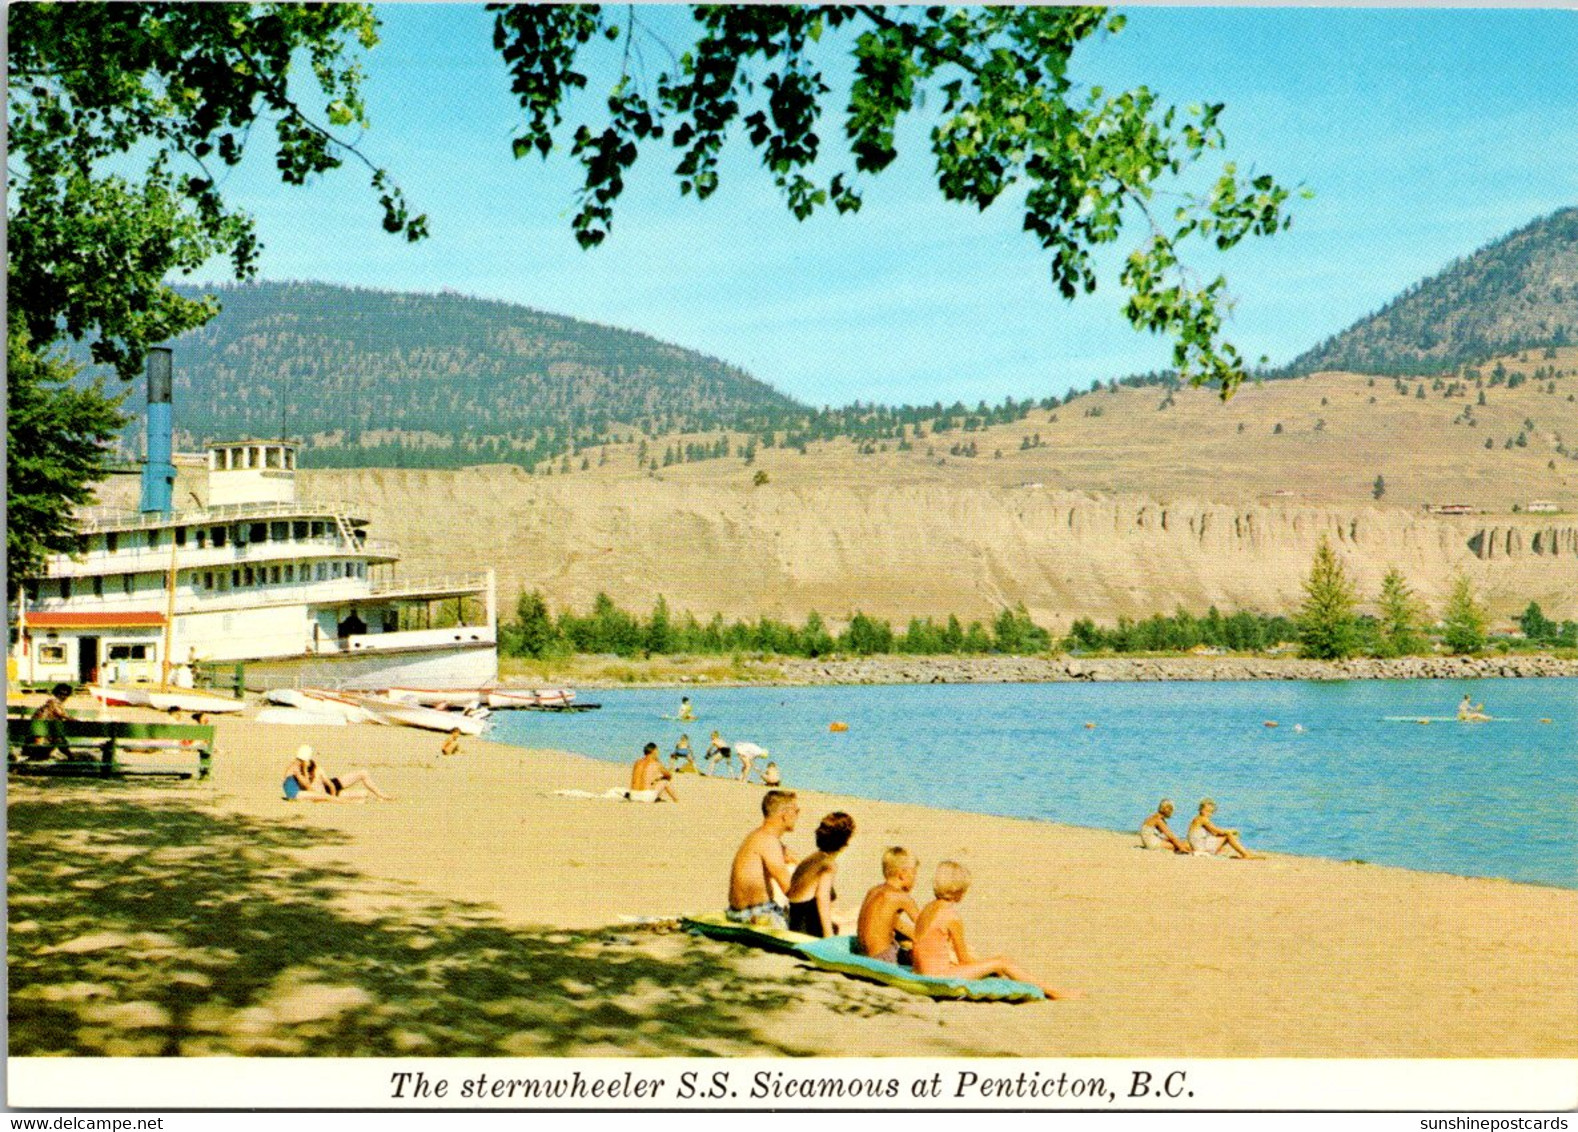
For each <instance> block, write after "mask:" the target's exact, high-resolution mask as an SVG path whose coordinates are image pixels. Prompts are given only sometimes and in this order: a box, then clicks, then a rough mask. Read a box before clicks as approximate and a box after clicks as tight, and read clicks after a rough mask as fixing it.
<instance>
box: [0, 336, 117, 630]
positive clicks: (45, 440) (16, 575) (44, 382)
mask: <svg viewBox="0 0 1578 1132" xmlns="http://www.w3.org/2000/svg"><path fill="white" fill-rule="evenodd" d="M76 372H77V367H75V366H73V365H71V364H69V363H67V362H65V361H63V360H61V359H59V358H56V357H48V356H45V357H39V356H38V355H35V354H34V353H33V351H32V350H31V349H30V347H29V345H28V334H27V330H26V328H24V327H23V326H22V325H21V320H20V319H19V318H17V316H16V314H15V312H13V313H12V314H11V316H10V333H9V334H8V335H7V337H6V463H7V468H6V509H7V513H6V528H5V562H6V600H7V602H10V601H13V600H14V599H15V598H16V594H17V590H18V588H19V587H20V586H21V584H22V582H23V580H24V579H26V578H29V577H36V576H38V575H39V574H42V573H43V570H44V560H45V558H46V557H47V556H48V555H50V554H53V553H64V552H70V551H73V550H75V549H76V542H77V536H76V524H75V521H74V519H73V516H72V508H74V507H77V506H80V505H82V504H85V503H89V502H91V501H92V499H93V484H95V483H96V482H97V481H99V480H101V479H103V478H104V477H105V475H107V474H108V469H109V457H110V450H109V447H108V445H109V443H110V442H111V441H112V440H114V439H115V436H116V434H117V433H118V432H119V431H120V430H121V428H122V427H124V426H125V424H126V417H125V416H124V415H123V414H122V413H121V411H120V404H121V397H119V396H111V395H109V394H107V393H106V392H105V391H104V388H103V386H102V385H101V384H99V383H98V382H95V383H94V384H93V385H91V386H88V387H86V388H81V387H73V386H72V385H71V379H72V377H73V376H74V375H75V374H76Z"/></svg>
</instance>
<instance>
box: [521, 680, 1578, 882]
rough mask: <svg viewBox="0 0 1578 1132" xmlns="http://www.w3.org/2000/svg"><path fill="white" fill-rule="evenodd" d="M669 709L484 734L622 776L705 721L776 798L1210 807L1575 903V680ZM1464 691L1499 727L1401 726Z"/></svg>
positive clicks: (1066, 818)
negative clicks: (1212, 803) (740, 749)
mask: <svg viewBox="0 0 1578 1132" xmlns="http://www.w3.org/2000/svg"><path fill="white" fill-rule="evenodd" d="M681 694H682V692H681V691H679V690H676V689H671V688H665V689H628V690H627V689H619V690H610V691H592V692H584V693H582V698H583V699H585V700H590V701H598V702H601V703H602V704H603V709H602V710H601V711H596V712H588V713H585V714H580V715H552V714H547V713H542V712H499V713H497V714H496V715H495V717H494V718H495V720H496V721H497V726H496V727H495V729H494V731H493V733H492V735H491V736H490V737H491V738H493V739H497V740H499V741H500V742H505V743H514V744H518V745H521V746H531V747H551V748H557V749H561V750H569V751H578V752H581V753H583V754H587V755H591V756H594V757H596V758H602V759H609V760H613V761H618V762H623V763H629V762H631V761H633V760H634V759H635V757H636V756H637V755H638V754H639V752H640V748H641V746H642V745H643V744H644V743H645V742H647V741H648V740H651V741H654V742H656V743H657V744H658V745H659V746H660V748H661V749H662V751H663V754H664V756H665V759H666V757H667V754H668V752H669V751H671V750H672V749H673V746H674V741H675V740H676V739H677V738H678V737H679V735H680V732H681V731H686V732H687V733H688V734H689V735H690V738H691V742H692V745H693V747H694V748H695V750H696V753H697V756H698V758H699V756H700V755H701V753H702V752H703V751H704V750H705V749H706V746H707V736H708V734H709V733H710V732H711V731H712V729H714V728H716V729H718V730H719V731H721V732H722V733H723V735H724V737H725V738H726V739H728V740H730V741H733V742H739V741H743V740H749V741H751V742H754V743H757V744H759V745H761V746H763V747H766V748H767V749H768V750H769V751H771V752H772V757H773V759H774V760H776V761H777V763H778V765H779V769H780V771H781V773H782V775H783V779H784V783H785V785H786V786H791V787H802V788H806V789H815V790H825V791H828V792H832V793H840V794H853V795H858V796H862V797H869V798H883V799H887V800H890V801H896V802H918V803H923V804H926V805H932V806H942V807H947V808H950V809H959V810H973V811H976V812H979V813H988V814H1002V815H1007V816H1011V817H1022V818H1040V819H1045V820H1048V821H1055V822H1063V823H1067V824H1071V825H1083V826H1092V827H1096V828H1102V829H1119V830H1132V829H1135V828H1137V827H1138V826H1139V823H1140V821H1141V820H1142V819H1143V818H1144V817H1145V816H1146V815H1147V814H1149V813H1150V812H1151V809H1152V808H1153V807H1154V806H1155V804H1156V801H1157V799H1158V798H1160V797H1161V796H1162V795H1163V794H1165V795H1167V796H1169V797H1171V798H1172V799H1174V801H1175V802H1176V803H1177V806H1178V812H1177V814H1175V815H1174V821H1173V823H1172V824H1173V828H1174V829H1175V830H1176V831H1177V832H1178V833H1179V834H1180V835H1181V834H1182V833H1183V831H1184V829H1185V828H1186V827H1187V826H1188V823H1189V819H1190V818H1191V817H1193V816H1194V811H1195V805H1196V803H1197V802H1198V801H1199V799H1200V798H1202V797H1205V796H1207V795H1209V796H1211V797H1213V798H1215V799H1216V802H1217V806H1218V810H1217V821H1218V824H1222V825H1227V826H1232V827H1236V828H1238V829H1239V830H1240V831H1241V834H1242V836H1243V837H1244V840H1245V841H1246V842H1247V843H1248V844H1249V846H1250V847H1251V848H1256V847H1263V848H1265V849H1270V850H1274V851H1279V852H1286V853H1299V854H1304V855H1308V856H1317V857H1331V858H1335V859H1338V860H1351V859H1354V858H1359V859H1363V860H1366V861H1370V862H1373V863H1376V864H1389V865H1401V866H1405V867H1407V868H1413V869H1424V870H1429V871H1434V872H1444V873H1455V874H1459V875H1464V876H1495V877H1507V878H1510V879H1513V880H1519V881H1530V882H1535V883H1540V884H1551V885H1560V886H1563V887H1567V888H1578V680H1572V679H1527V680H1471V681H1452V680H1418V681H1407V680H1395V681H1394V680H1384V681H1383V680H1353V681H1341V682H1301V681H1270V680H1256V681H1236V682H1226V683H1204V682H1179V683H1168V682H1156V683H1149V682H1147V683H1095V684H971V685H965V684H954V685H920V686H896V687H815V688H761V687H752V688H705V687H702V688H693V689H690V690H689V694H690V695H691V698H692V699H693V701H694V703H695V709H696V711H697V713H698V716H699V718H698V720H697V722H695V723H693V724H690V725H688V726H687V725H682V724H679V723H677V722H674V721H672V720H668V719H664V718H663V716H664V715H665V714H668V715H673V714H674V713H675V712H676V710H677V708H678V704H679V698H680V696H681ZM1465 694H1469V695H1472V696H1473V697H1474V700H1475V702H1483V703H1484V704H1485V707H1486V711H1487V712H1489V713H1490V714H1492V715H1493V716H1496V717H1498V720H1497V721H1495V722H1490V723H1479V724H1466V723H1458V722H1456V721H1455V720H1451V719H1444V720H1442V719H1438V720H1437V721H1435V722H1431V723H1429V724H1420V723H1417V722H1414V721H1413V719H1414V718H1415V717H1432V716H1433V717H1450V716H1452V715H1453V714H1454V712H1455V711H1456V707H1457V703H1458V701H1459V700H1460V699H1461V698H1462V697H1463V695H1465ZM1387 716H1404V717H1409V719H1406V720H1399V721H1394V720H1387V719H1386V718H1385V717H1387ZM1542 719H1549V720H1550V721H1551V722H1549V723H1542V722H1540V721H1541V720H1542ZM833 720H839V721H842V722H844V723H847V724H849V730H848V731H847V732H844V733H830V732H829V731H828V724H829V723H830V722H831V721H833ZM1267 720H1275V721H1276V722H1277V723H1278V724H1279V726H1277V727H1275V728H1269V727H1266V726H1265V725H1264V724H1265V721H1267ZM1087 722H1088V723H1094V724H1095V725H1096V726H1095V727H1094V728H1087V727H1086V726H1085V724H1086V723H1087ZM1295 725H1297V726H1298V727H1301V728H1303V730H1302V731H1299V730H1295ZM758 765H760V764H758Z"/></svg>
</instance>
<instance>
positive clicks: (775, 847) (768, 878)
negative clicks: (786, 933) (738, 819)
mask: <svg viewBox="0 0 1578 1132" xmlns="http://www.w3.org/2000/svg"><path fill="white" fill-rule="evenodd" d="M799 816H800V806H799V803H798V802H796V801H795V794H794V791H792V790H769V791H767V793H765V794H763V795H762V824H761V825H759V826H757V827H756V828H755V829H754V830H752V831H751V833H750V836H748V837H747V838H746V839H745V841H744V842H743V843H742V844H741V845H740V848H739V851H738V852H737V853H735V854H734V864H733V865H731V866H730V868H729V911H728V917H729V919H730V920H732V921H733V922H734V923H736V924H757V925H760V926H765V927H773V928H784V929H787V928H788V927H789V909H788V907H787V906H786V905H784V904H780V903H779V902H778V901H776V900H774V899H773V892H772V886H773V885H775V884H776V885H777V886H778V888H779V890H780V891H781V892H788V891H789V884H790V881H791V879H792V876H791V874H790V872H789V866H790V865H793V864H794V863H795V859H794V857H792V856H791V855H790V854H789V852H788V850H786V849H785V848H784V843H783V836H784V834H786V833H789V832H790V831H792V830H793V829H794V823H795V820H796V819H797V818H799Z"/></svg>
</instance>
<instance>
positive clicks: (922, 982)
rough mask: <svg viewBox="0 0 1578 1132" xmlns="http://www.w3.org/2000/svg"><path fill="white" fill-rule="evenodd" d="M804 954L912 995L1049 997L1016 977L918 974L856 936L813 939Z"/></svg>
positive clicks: (831, 967) (998, 999)
mask: <svg viewBox="0 0 1578 1132" xmlns="http://www.w3.org/2000/svg"><path fill="white" fill-rule="evenodd" d="M799 950H800V954H801V956H802V957H804V958H806V959H808V960H810V961H811V962H812V963H814V964H816V965H817V966H818V967H826V968H827V969H828V970H830V971H837V972H839V973H840V974H844V975H849V976H850V977H852V978H856V979H870V980H872V981H873V982H878V983H886V984H887V985H888V986H890V987H898V988H899V989H900V990H904V991H908V992H909V993H910V994H920V995H925V996H926V997H928V998H960V999H969V1000H971V1001H975V1002H1034V1001H1039V1000H1041V999H1044V998H1046V992H1044V991H1043V990H1042V989H1041V988H1040V987H1037V986H1032V985H1030V984H1029V983H1020V982H1015V981H1014V980H1013V979H945V978H939V977H937V976H935V975H917V974H916V973H915V972H914V971H913V970H911V969H910V968H908V967H900V966H899V965H898V964H897V963H884V962H883V961H882V960H880V959H872V958H870V957H869V956H865V955H861V954H859V953H858V952H857V951H856V950H855V937H854V936H852V935H835V936H829V937H828V938H827V939H813V940H812V941H811V942H810V943H807V944H803V945H801V947H800V949H799Z"/></svg>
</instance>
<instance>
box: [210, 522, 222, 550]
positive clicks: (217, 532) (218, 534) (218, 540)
mask: <svg viewBox="0 0 1578 1132" xmlns="http://www.w3.org/2000/svg"><path fill="white" fill-rule="evenodd" d="M208 533H209V534H210V535H212V536H213V539H214V545H215V546H224V545H225V528H223V527H215V528H214V529H213V530H211V531H209V532H208Z"/></svg>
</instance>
